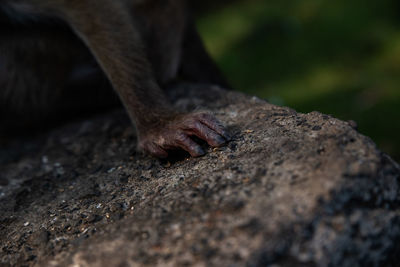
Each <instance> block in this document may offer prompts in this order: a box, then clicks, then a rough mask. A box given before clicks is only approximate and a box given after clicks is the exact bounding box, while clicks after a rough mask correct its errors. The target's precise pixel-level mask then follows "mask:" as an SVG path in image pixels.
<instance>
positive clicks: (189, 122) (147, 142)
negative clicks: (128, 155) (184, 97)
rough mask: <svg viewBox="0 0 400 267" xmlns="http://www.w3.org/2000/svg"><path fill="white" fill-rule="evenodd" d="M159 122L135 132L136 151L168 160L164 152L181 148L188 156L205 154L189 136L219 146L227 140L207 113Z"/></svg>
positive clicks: (226, 134) (217, 123)
mask: <svg viewBox="0 0 400 267" xmlns="http://www.w3.org/2000/svg"><path fill="white" fill-rule="evenodd" d="M161 121H163V122H162V123H159V124H157V125H153V126H152V127H149V128H148V129H142V130H140V131H139V133H140V136H139V149H141V150H143V151H145V152H146V153H148V154H150V155H152V156H155V157H158V158H166V157H168V152H167V151H168V150H176V149H183V150H185V151H187V152H188V153H189V154H190V155H191V156H192V157H199V156H202V155H204V154H205V152H204V150H203V149H202V148H201V146H200V145H199V144H198V143H196V142H195V141H194V140H193V139H192V138H191V137H197V138H200V139H202V140H204V141H206V142H207V143H208V144H209V145H210V146H212V147H219V146H221V145H223V144H225V143H226V142H227V141H229V140H230V136H229V134H228V132H227V130H226V129H225V128H224V126H222V124H221V123H220V122H219V121H218V120H217V119H216V118H215V117H214V116H213V115H211V114H209V113H205V112H197V113H189V114H180V115H177V116H174V117H172V118H169V119H166V120H161Z"/></svg>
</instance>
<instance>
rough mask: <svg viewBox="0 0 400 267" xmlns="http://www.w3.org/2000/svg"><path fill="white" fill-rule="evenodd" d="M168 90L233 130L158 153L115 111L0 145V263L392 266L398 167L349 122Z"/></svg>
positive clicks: (398, 212) (232, 97)
mask: <svg viewBox="0 0 400 267" xmlns="http://www.w3.org/2000/svg"><path fill="white" fill-rule="evenodd" d="M169 94H170V97H171V99H172V100H173V101H174V103H175V105H176V106H177V107H179V108H180V109H186V110H190V109H193V108H194V107H199V106H200V107H203V108H205V109H208V110H211V111H213V112H214V113H215V114H216V116H217V117H218V118H219V119H221V121H223V122H225V123H226V125H228V127H229V129H230V131H231V132H232V134H233V141H232V142H230V143H229V144H228V145H227V146H225V147H222V148H218V149H208V153H207V155H205V156H204V157H201V158H189V157H186V155H176V157H175V158H174V159H173V160H171V161H170V162H167V161H158V160H156V159H154V158H150V157H148V156H145V155H142V154H140V153H137V152H136V136H135V131H134V130H133V127H131V125H130V122H129V119H128V118H127V116H126V115H125V113H124V112H123V111H122V110H116V111H114V112H110V113H108V114H105V115H100V116H97V117H94V118H89V119H86V120H83V121H80V122H76V123H71V124H68V125H65V126H62V127H60V128H58V129H55V130H53V131H51V132H49V133H45V134H42V135H40V136H38V137H35V138H32V139H29V140H27V139H25V140H23V139H19V140H14V141H13V142H10V143H8V145H7V146H5V147H2V148H1V149H0V164H1V165H0V172H1V173H0V175H1V177H2V182H1V183H0V223H1V224H0V265H5V266H7V265H10V266H21V265H37V266H340V267H345V266H351V267H355V266H396V265H397V263H398V262H399V260H400V256H399V255H400V246H399V245H398V244H399V241H400V208H399V207H400V196H399V176H400V169H399V165H398V164H397V163H395V162H394V161H393V160H391V158H390V157H389V156H387V155H385V154H383V153H382V152H380V151H379V150H378V149H377V148H376V146H375V144H374V143H373V142H372V141H371V140H370V139H369V138H368V137H365V136H363V135H361V134H360V133H358V132H357V131H356V130H355V129H354V123H352V122H344V121H340V120H338V119H335V118H333V117H331V116H327V115H323V114H320V113H318V112H311V113H308V114H301V113H297V112H295V111H294V110H292V109H290V108H286V107H278V106H274V105H271V104H268V103H267V102H265V101H263V100H260V99H258V98H254V97H253V98H251V97H248V96H245V95H243V94H240V93H236V92H229V93H226V92H224V91H222V90H220V89H218V88H215V87H211V88H210V87H207V86H193V85H191V86H190V85H183V86H181V87H179V88H174V89H172V90H171V91H170V92H169ZM43 159H46V161H44V160H43ZM60 168H62V171H60V170H61V169H60ZM25 222H29V225H24V223H25Z"/></svg>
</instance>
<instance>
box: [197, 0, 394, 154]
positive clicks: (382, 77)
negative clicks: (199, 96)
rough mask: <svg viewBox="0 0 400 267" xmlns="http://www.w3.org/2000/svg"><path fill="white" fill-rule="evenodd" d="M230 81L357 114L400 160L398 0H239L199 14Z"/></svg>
mask: <svg viewBox="0 0 400 267" xmlns="http://www.w3.org/2000/svg"><path fill="white" fill-rule="evenodd" d="M199 29H200V32H201V34H202V35H203V37H204V39H205V42H206V45H207V47H208V49H209V51H210V52H211V54H212V55H213V57H214V58H215V59H216V60H217V61H218V63H219V65H220V66H221V68H222V69H223V71H224V72H225V74H226V76H227V77H228V78H229V80H230V81H231V83H232V84H233V86H234V87H235V88H237V89H239V90H243V91H244V92H246V93H249V94H255V95H258V96H259V97H262V98H266V99H268V100H269V101H270V102H272V103H274V104H279V105H286V106H289V107H292V108H294V109H296V110H298V111H300V112H310V111H313V110H318V111H321V112H323V113H327V114H332V115H334V116H335V117H338V118H340V119H343V120H354V121H356V122H357V124H358V125H359V131H360V132H361V133H363V134H365V135H367V136H370V137H371V138H372V139H373V140H374V141H375V142H376V143H377V144H378V146H379V148H380V149H382V150H383V151H385V152H387V153H389V154H390V155H392V156H393V157H394V158H395V159H396V160H397V161H400V2H399V1H398V0H380V1H376V0H353V1H347V0H336V1H329V0H286V1H279V0H268V1H266V0H241V1H233V2H232V3H228V4H226V5H225V7H224V8H223V9H220V10H216V11H215V12H214V13H208V14H207V15H205V16H203V17H202V18H201V19H200V20H199Z"/></svg>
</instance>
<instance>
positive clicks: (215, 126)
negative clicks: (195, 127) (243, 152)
mask: <svg viewBox="0 0 400 267" xmlns="http://www.w3.org/2000/svg"><path fill="white" fill-rule="evenodd" d="M199 120H200V121H201V122H202V123H203V124H205V125H206V126H207V127H208V128H210V129H212V130H214V131H216V132H217V133H218V134H220V135H222V136H223V137H224V138H225V139H226V140H227V141H229V140H231V138H232V137H231V135H230V134H229V132H228V131H227V130H226V129H225V127H224V126H223V125H222V123H220V122H219V121H218V120H217V119H216V118H215V117H214V116H213V115H211V114H208V113H201V114H200V115H199Z"/></svg>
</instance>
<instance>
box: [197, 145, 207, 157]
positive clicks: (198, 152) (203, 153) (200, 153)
mask: <svg viewBox="0 0 400 267" xmlns="http://www.w3.org/2000/svg"><path fill="white" fill-rule="evenodd" d="M196 154H197V155H199V156H203V155H205V154H206V152H205V151H204V150H203V149H202V148H201V147H199V148H197V149H196Z"/></svg>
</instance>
